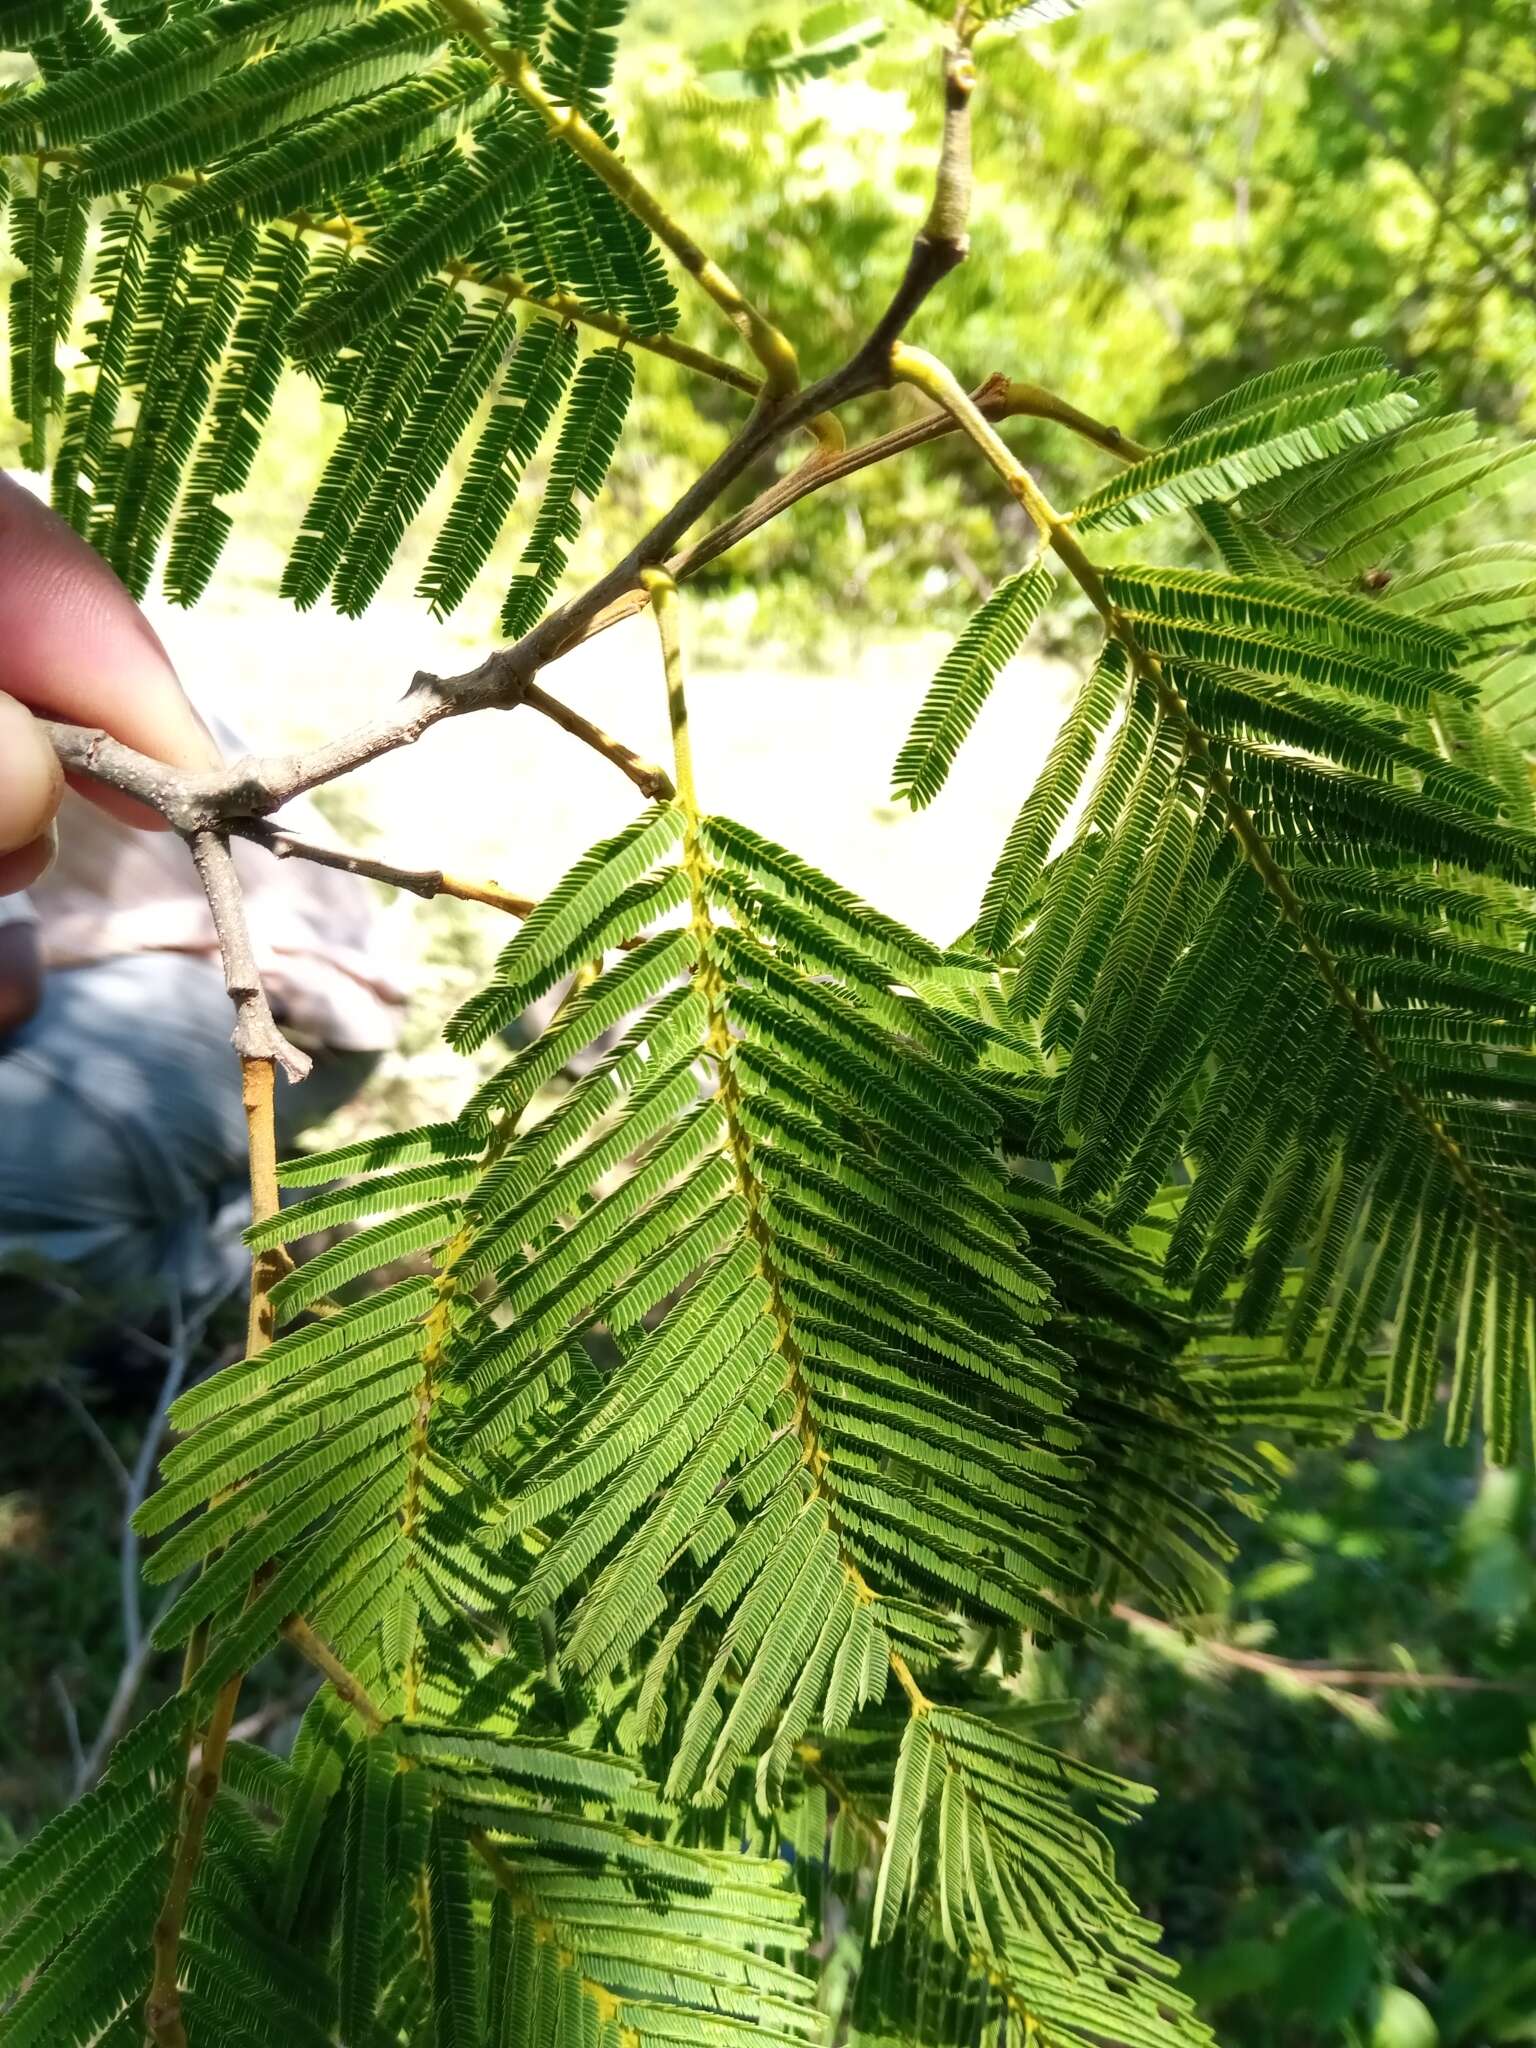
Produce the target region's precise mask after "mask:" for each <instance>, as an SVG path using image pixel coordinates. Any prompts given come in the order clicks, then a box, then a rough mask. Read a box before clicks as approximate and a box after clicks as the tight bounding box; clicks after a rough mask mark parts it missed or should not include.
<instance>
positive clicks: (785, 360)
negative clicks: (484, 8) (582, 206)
mask: <svg viewBox="0 0 1536 2048" xmlns="http://www.w3.org/2000/svg"><path fill="white" fill-rule="evenodd" d="M438 5H439V7H440V8H441V9H442V11H443V13H444V14H445V15H446V16H447V17H448V19H449V21H450V22H452V24H453V26H454V27H455V28H456V29H458V31H459V33H460V34H461V35H463V36H465V37H466V38H467V39H468V40H469V41H470V42H472V43H473V44H474V46H475V48H476V49H477V50H479V51H480V53H481V55H482V56H483V57H485V58H486V59H487V61H488V62H489V63H491V64H493V65H494V66H495V68H496V70H497V71H498V72H499V73H500V74H501V77H502V79H503V80H504V81H505V82H506V84H507V85H508V86H510V87H511V89H512V90H513V91H514V92H515V93H517V94H518V96H519V97H520V98H521V99H523V100H526V101H527V103H528V105H529V106H530V107H532V108H533V109H534V110H535V112H536V113H538V114H540V115H541V116H542V117H543V120H544V124H545V126H546V127H547V128H548V129H549V131H550V133H551V134H552V135H555V136H558V137H559V139H560V140H561V141H562V142H564V143H565V144H566V145H567V147H568V148H570V149H572V150H574V151H575V153H576V155H577V156H579V157H580V158H581V161H582V162H583V163H584V164H585V165H586V166H587V168H588V170H590V171H591V172H592V173H593V174H594V175H595V176H596V177H598V178H600V179H601V180H602V181H603V183H604V184H605V185H606V186H607V187H608V190H609V191H610V192H611V193H612V194H613V196H614V198H615V199H617V200H618V201H619V203H620V204H621V205H622V206H626V207H628V209H629V211H630V212H631V213H632V214H634V215H635V216H636V218H637V219H639V220H642V221H644V223H645V225H646V226H647V227H648V228H649V229H650V231H651V233H652V234H653V235H654V236H655V237H656V239H657V241H658V242H660V243H661V245H662V247H663V248H665V249H669V250H670V251H671V253H672V254H673V255H674V256H675V257H676V258H677V260H678V262H679V263H680V264H681V265H682V266H683V268H684V270H686V271H687V272H688V274H689V276H690V277H693V278H695V279H696V280H697V281H698V283H699V285H700V287H701V288H702V289H703V290H704V291H705V292H707V293H708V294H709V296H710V298H712V299H713V300H714V302H715V304H716V305H717V306H718V307H719V308H720V309H721V311H722V312H723V313H724V314H725V315H726V317H727V319H728V320H729V321H730V322H731V324H732V326H733V327H735V329H736V330H737V332H738V333H739V334H740V335H741V337H742V339H743V340H744V341H745V342H746V344H747V346H748V347H749V348H750V349H751V351H752V353H753V355H755V356H756V357H757V359H758V361H759V362H760V363H761V364H762V366H763V372H764V385H763V395H764V397H765V398H767V399H768V400H770V401H772V400H775V399H780V398H787V397H788V396H789V395H790V393H791V392H794V391H798V390H799V388H800V366H799V363H798V362H797V360H796V357H795V351H794V349H793V347H792V346H791V345H790V343H789V341H788V340H787V339H786V337H785V336H784V335H783V334H781V333H780V332H779V330H778V328H777V327H775V326H774V325H773V323H772V321H770V320H768V319H766V318H765V317H764V315H763V314H762V313H760V312H759V311H758V309H757V307H756V306H754V305H753V304H752V302H751V300H750V299H749V298H748V297H747V296H746V294H745V293H744V292H743V291H742V290H741V289H740V287H739V286H738V285H736V284H735V283H733V282H732V280H731V279H730V278H729V277H727V276H726V274H725V272H724V271H723V270H722V269H721V268H720V266H719V264H718V263H716V262H715V260H714V258H713V257H712V256H709V255H707V254H706V253H705V251H704V250H703V249H701V248H700V246H699V244H698V243H697V242H696V241H695V240H694V239H693V237H692V236H691V235H690V234H689V233H688V232H687V230H686V229H685V228H684V227H683V226H682V225H681V224H680V223H679V222H678V221H676V220H675V219H674V218H673V217H672V215H671V214H670V213H668V211H667V209H666V208H665V207H664V206H663V205H662V203H661V201H660V200H659V199H658V198H657V197H656V195H655V194H654V193H653V192H651V191H650V190H649V189H648V187H646V186H645V185H644V184H642V183H641V181H640V179H639V178H637V177H636V176H635V174H634V172H633V171H632V170H630V168H629V166H628V165H627V164H626V163H625V162H624V160H623V158H622V157H620V156H619V155H618V154H617V153H616V152H615V151H614V150H613V149H611V148H610V147H609V145H608V144H607V143H606V142H605V141H604V140H603V138H602V136H601V135H599V134H598V132H597V130H596V129H595V128H594V127H593V126H592V124H591V122H590V121H588V120H587V119H586V118H585V117H584V116H583V115H582V114H581V113H579V112H578V111H577V109H576V108H575V107H567V106H562V105H561V104H560V102H559V101H558V100H557V99H556V98H555V97H554V95H553V94H552V93H551V92H550V91H549V90H548V88H547V87H546V86H545V84H544V82H543V80H542V79H541V78H540V77H539V74H538V73H537V71H535V70H534V68H533V65H532V64H531V63H530V62H529V61H528V58H527V56H526V54H525V53H524V52H523V51H521V50H515V49H512V48H510V47H509V46H508V45H507V44H505V43H502V42H498V41H497V39H496V37H495V35H494V34H493V33H492V29H491V24H490V22H489V21H488V20H487V19H486V17H485V15H484V14H483V13H482V12H481V10H480V8H479V7H478V6H477V5H476V4H475V0H438Z"/></svg>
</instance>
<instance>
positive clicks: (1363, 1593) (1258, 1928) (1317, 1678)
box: [1072, 1440, 1536, 2048]
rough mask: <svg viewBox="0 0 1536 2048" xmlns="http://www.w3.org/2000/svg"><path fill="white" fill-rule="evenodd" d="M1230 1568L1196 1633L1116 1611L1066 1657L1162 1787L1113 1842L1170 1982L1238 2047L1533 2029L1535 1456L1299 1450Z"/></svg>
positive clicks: (1403, 2046) (1351, 2045)
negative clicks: (1181, 1976) (1171, 1960)
mask: <svg viewBox="0 0 1536 2048" xmlns="http://www.w3.org/2000/svg"><path fill="white" fill-rule="evenodd" d="M1233 1585H1234V1595H1233V1599H1232V1603H1231V1608H1230V1612H1228V1613H1226V1614H1223V1615H1220V1616H1213V1617H1209V1618H1207V1619H1205V1620H1203V1621H1202V1625H1201V1626H1202V1631H1204V1630H1206V1629H1208V1630H1209V1638H1208V1641H1209V1643H1210V1644H1213V1645H1216V1646H1218V1647H1215V1648H1207V1647H1205V1643H1206V1641H1207V1639H1206V1638H1204V1637H1203V1636H1201V1637H1196V1638H1195V1639H1193V1642H1192V1643H1191V1642H1187V1641H1186V1640H1185V1639H1184V1638H1182V1637H1181V1636H1179V1634H1178V1633H1177V1632H1176V1631H1172V1630H1169V1629H1168V1628H1166V1626H1164V1627H1155V1628H1148V1627H1146V1626H1145V1625H1140V1626H1131V1627H1127V1628H1125V1629H1124V1631H1123V1635H1122V1639H1121V1640H1120V1641H1118V1642H1116V1643H1113V1644H1110V1645H1105V1646H1101V1648H1100V1649H1099V1651H1098V1652H1097V1653H1096V1655H1095V1657H1094V1659H1093V1660H1092V1666H1091V1667H1090V1669H1089V1670H1087V1671H1085V1672H1074V1673H1073V1674H1072V1678H1073V1682H1074V1683H1080V1682H1082V1681H1084V1680H1086V1682H1087V1687H1088V1688H1089V1691H1090V1696H1091V1697H1092V1698H1093V1699H1094V1702H1095V1704H1094V1706H1093V1708H1092V1710H1091V1714H1090V1719H1089V1722H1088V1726H1087V1730H1086V1740H1087V1744H1088V1747H1089V1748H1090V1750H1091V1751H1092V1752H1093V1753H1094V1754H1096V1755H1098V1756H1099V1757H1101V1758H1103V1759H1106V1760H1112V1761H1113V1763H1114V1766H1115V1768H1116V1769H1118V1770H1123V1771H1130V1772H1132V1773H1134V1774H1137V1775H1145V1776H1147V1777H1149V1778H1152V1779H1155V1780H1156V1781H1157V1782H1158V1783H1159V1784H1160V1785H1162V1786H1163V1787H1165V1788H1166V1789H1165V1791H1164V1794H1163V1796H1162V1797H1161V1798H1160V1800H1159V1802H1158V1804H1157V1806H1156V1807H1155V1808H1154V1810H1153V1812H1152V1814H1151V1815H1150V1817H1149V1818H1148V1819H1147V1820H1146V1822H1145V1823H1144V1824H1143V1825H1142V1826H1140V1827H1139V1828H1137V1829H1135V1830H1133V1831H1132V1833H1131V1835H1130V1836H1129V1837H1128V1838H1127V1839H1126V1840H1125V1842H1124V1843H1123V1845H1122V1848H1121V1854H1122V1857H1123V1863H1124V1869H1125V1872H1126V1877H1127V1882H1128V1883H1129V1884H1131V1885H1132V1886H1133V1887H1135V1891H1134V1896H1135V1897H1136V1898H1137V1900H1138V1902H1140V1903H1141V1904H1142V1906H1143V1908H1144V1909H1145V1910H1146V1911H1147V1912H1148V1913H1150V1914H1152V1915H1153V1916H1155V1917H1157V1918H1160V1919H1161V1920H1162V1921H1163V1923H1164V1926H1165V1928H1166V1930H1167V1939H1168V1942H1169V1945H1170V1947H1171V1948H1172V1949H1173V1950H1174V1951H1175V1952H1177V1953H1178V1954H1179V1955H1180V1957H1181V1958H1182V1959H1183V1961H1184V1962H1185V1964H1186V1967H1187V1970H1188V1975H1187V1978H1186V1982H1187V1985H1188V1988H1189V1989H1190V1991H1191V1992H1192V1993H1194V1994H1195V1995H1196V1996H1197V1997H1198V1998H1199V2000H1200V2001H1201V2004H1202V2006H1203V2007H1204V2008H1205V2010H1206V2012H1207V2014H1208V2016H1210V2017H1211V2018H1212V2020H1213V2021H1214V2022H1215V2024H1216V2025H1217V2026H1218V2029H1219V2031H1220V2032H1221V2034H1222V2037H1223V2038H1224V2039H1226V2040H1228V2041H1230V2042H1232V2043H1242V2044H1243V2048H1313V2044H1316V2048H1323V2044H1326V2043H1340V2044H1347V2048H1434V2044H1435V2043H1436V2042H1438V2043H1440V2044H1443V2048H1480V2044H1492V2043H1495V2042H1504V2041H1524V2040H1531V2039H1536V1944H1533V1943H1532V1940H1531V1932H1532V1929H1533V1928H1536V1729H1533V1721H1536V1564H1533V1562H1532V1500H1531V1488H1530V1480H1529V1475H1528V1474H1520V1473H1515V1472H1511V1471H1495V1470H1491V1469H1489V1470H1481V1471H1480V1470H1479V1469H1478V1467H1477V1465H1476V1462H1475V1459H1474V1458H1473V1457H1472V1455H1471V1454H1469V1453H1458V1452H1451V1451H1447V1450H1445V1449H1444V1448H1443V1447H1441V1446H1438V1445H1435V1444H1431V1443H1427V1442H1420V1441H1413V1440H1410V1441H1405V1442H1402V1443H1398V1444H1390V1445H1388V1444H1381V1443H1371V1444H1370V1445H1368V1446H1367V1447H1362V1448H1359V1449H1357V1452H1356V1455H1355V1456H1353V1457H1351V1458H1348V1459H1341V1458H1338V1457H1336V1456H1333V1455H1331V1454H1310V1455H1308V1456H1306V1457H1304V1458H1303V1460H1302V1461H1301V1464H1300V1467H1299V1470H1298V1473H1297V1475H1296V1477H1295V1479H1294V1480H1293V1481H1292V1482H1291V1483H1290V1484H1289V1485H1288V1487H1287V1488H1286V1490H1285V1492H1284V1494H1283V1496H1282V1504H1281V1506H1279V1507H1278V1508H1277V1509H1276V1510H1275V1511H1274V1512H1273V1513H1272V1514H1271V1515H1270V1516H1269V1517H1268V1519H1267V1520H1266V1522H1265V1524H1264V1525H1263V1527H1262V1529H1261V1530H1260V1531H1258V1532H1256V1533H1251V1534H1250V1535H1249V1537H1248V1539H1247V1541H1246V1543H1245V1546H1244V1554H1243V1557H1242V1559H1241V1561H1240V1563H1239V1565H1238V1568H1237V1569H1236V1571H1235V1572H1234V1576H1233ZM1282 1648H1283V1652H1284V1657H1283V1660H1282V1661H1280V1662H1277V1663H1274V1664H1266V1662H1265V1659H1266V1658H1269V1657H1273V1656H1274V1654H1275V1653H1276V1652H1277V1651H1280V1650H1281V1649H1282ZM1234 1653H1235V1654H1234ZM1254 1653H1257V1654H1254ZM1245 1659H1251V1661H1248V1662H1245V1661H1244V1660H1245ZM1346 1671H1348V1672H1354V1673H1359V1674H1361V1675H1360V1676H1358V1677H1354V1678H1345V1677H1343V1676H1341V1675H1340V1674H1341V1673H1342V1672H1346ZM1324 1673H1326V1678H1325V1677H1324V1676H1323V1674H1324ZM1420 1679H1421V1680H1422V1683H1419V1682H1415V1681H1416V1680H1420Z"/></svg>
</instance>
